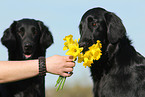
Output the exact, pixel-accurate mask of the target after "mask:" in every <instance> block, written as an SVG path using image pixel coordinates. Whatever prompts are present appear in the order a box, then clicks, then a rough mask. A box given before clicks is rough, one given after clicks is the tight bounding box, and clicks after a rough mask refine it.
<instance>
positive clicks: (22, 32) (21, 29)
mask: <svg viewBox="0 0 145 97" xmlns="http://www.w3.org/2000/svg"><path fill="white" fill-rule="evenodd" d="M24 33H25V29H24V28H23V27H22V28H20V30H19V31H18V34H20V35H21V36H22V37H23V36H24Z"/></svg>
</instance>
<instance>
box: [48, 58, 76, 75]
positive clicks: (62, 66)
mask: <svg viewBox="0 0 145 97" xmlns="http://www.w3.org/2000/svg"><path fill="white" fill-rule="evenodd" d="M74 66H75V63H74V62H73V56H59V55H54V56H52V57H48V58H46V69H47V72H49V73H52V74H57V75H61V76H64V77H69V76H71V75H72V73H69V74H68V73H67V72H72V71H73V67H74Z"/></svg>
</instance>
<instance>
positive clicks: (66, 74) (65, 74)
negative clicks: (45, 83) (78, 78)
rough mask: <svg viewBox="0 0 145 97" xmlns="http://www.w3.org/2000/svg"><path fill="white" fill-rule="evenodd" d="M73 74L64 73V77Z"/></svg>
mask: <svg viewBox="0 0 145 97" xmlns="http://www.w3.org/2000/svg"><path fill="white" fill-rule="evenodd" d="M72 74H73V73H72ZM72 74H68V73H63V74H62V76H64V77H70V76H71V75H72Z"/></svg>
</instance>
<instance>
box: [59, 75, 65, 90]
mask: <svg viewBox="0 0 145 97" xmlns="http://www.w3.org/2000/svg"><path fill="white" fill-rule="evenodd" d="M65 80H66V77H64V78H63V83H62V85H61V88H60V89H61V90H62V89H63V86H64V83H65Z"/></svg>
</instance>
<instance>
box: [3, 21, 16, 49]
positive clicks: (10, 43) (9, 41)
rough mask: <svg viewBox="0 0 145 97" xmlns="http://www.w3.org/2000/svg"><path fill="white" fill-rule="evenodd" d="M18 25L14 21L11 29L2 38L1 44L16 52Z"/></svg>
mask: <svg viewBox="0 0 145 97" xmlns="http://www.w3.org/2000/svg"><path fill="white" fill-rule="evenodd" d="M16 24H17V22H16V21H14V22H13V23H12V24H11V25H10V27H9V28H7V29H6V30H5V31H4V34H3V36H2V38H1V42H2V44H3V45H5V46H6V47H7V48H8V49H9V50H14V49H15V48H16V37H15V31H16Z"/></svg>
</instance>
